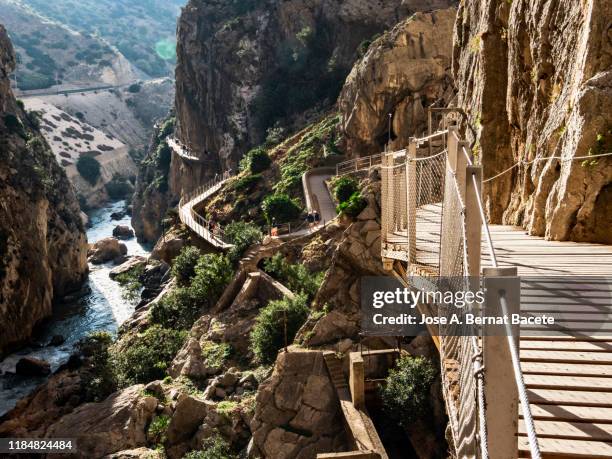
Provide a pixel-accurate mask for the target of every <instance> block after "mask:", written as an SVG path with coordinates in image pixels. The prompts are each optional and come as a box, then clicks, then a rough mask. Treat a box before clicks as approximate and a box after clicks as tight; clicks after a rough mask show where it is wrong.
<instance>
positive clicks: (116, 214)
mask: <svg viewBox="0 0 612 459" xmlns="http://www.w3.org/2000/svg"><path fill="white" fill-rule="evenodd" d="M125 215H126V213H125V212H124V211H120V212H113V213H112V214H110V218H111V220H121V219H123V217H125Z"/></svg>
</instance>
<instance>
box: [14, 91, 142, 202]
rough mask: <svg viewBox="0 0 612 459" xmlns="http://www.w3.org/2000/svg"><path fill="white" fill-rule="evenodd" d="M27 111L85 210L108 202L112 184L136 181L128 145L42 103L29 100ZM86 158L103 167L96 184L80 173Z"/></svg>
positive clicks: (26, 104)
mask: <svg viewBox="0 0 612 459" xmlns="http://www.w3.org/2000/svg"><path fill="white" fill-rule="evenodd" d="M25 107H26V109H27V110H29V111H30V113H33V112H35V113H36V114H37V115H36V116H39V117H40V130H41V132H42V133H43V136H44V137H45V139H46V140H47V142H48V143H49V145H50V146H51V150H52V151H53V153H54V154H55V157H56V160H57V162H58V163H59V164H60V165H61V166H62V167H63V168H64V169H65V170H66V174H67V176H68V179H69V180H70V182H71V183H72V184H73V186H74V187H75V190H76V192H77V196H78V197H79V199H80V200H81V205H82V207H83V208H85V209H87V208H93V207H98V206H100V205H101V204H103V203H104V202H106V200H107V199H108V197H109V196H108V191H107V187H109V186H112V185H109V184H110V183H111V182H113V181H123V182H125V181H129V180H130V179H132V181H133V180H134V177H135V175H136V164H135V163H134V160H133V159H132V158H131V157H130V155H129V150H130V149H129V146H128V145H126V144H124V143H123V142H121V141H120V140H118V139H117V138H115V137H113V136H112V135H110V134H107V133H105V132H102V131H101V130H99V129H96V128H94V127H92V126H90V125H89V124H87V123H86V122H85V121H84V120H80V119H78V118H75V117H72V116H70V115H69V114H68V113H66V112H64V111H63V110H60V109H59V108H57V107H55V106H54V105H51V104H49V103H47V102H44V101H43V100H41V99H35V98H31V99H27V100H26V103H25ZM85 156H87V157H90V158H93V159H95V160H96V161H97V162H98V163H99V164H100V179H99V180H96V182H95V183H91V181H88V180H86V179H84V178H83V176H82V174H80V173H79V171H78V170H77V165H78V162H79V159H80V158H81V157H85ZM130 188H131V187H130V186H127V189H128V190H129V189H130ZM126 192H129V191H126ZM126 192H122V193H120V195H124V194H125V193H126ZM115 197H118V196H115Z"/></svg>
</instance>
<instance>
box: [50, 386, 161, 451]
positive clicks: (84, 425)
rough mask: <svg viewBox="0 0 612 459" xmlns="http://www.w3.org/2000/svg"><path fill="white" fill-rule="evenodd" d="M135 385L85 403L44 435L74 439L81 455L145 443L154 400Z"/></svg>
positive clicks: (153, 410)
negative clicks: (105, 397)
mask: <svg viewBox="0 0 612 459" xmlns="http://www.w3.org/2000/svg"><path fill="white" fill-rule="evenodd" d="M143 389H144V386H143V385H141V384H139V385H136V386H131V387H128V388H127V389H124V390H122V391H118V392H115V393H114V394H112V395H110V396H109V397H108V398H107V399H106V400H104V401H103V402H100V403H87V404H85V405H82V406H80V407H79V408H77V409H76V410H74V411H73V412H72V413H70V414H67V415H65V416H63V417H62V418H61V419H60V420H59V421H57V422H55V423H54V424H52V425H51V426H50V427H49V429H48V430H47V433H46V438H76V441H77V444H78V448H79V454H80V455H81V457H92V458H93V457H103V456H105V455H109V454H113V453H116V452H118V451H125V450H130V449H134V448H138V447H142V446H146V444H147V436H146V430H147V427H148V425H149V423H150V422H151V420H152V419H153V416H154V414H155V410H156V408H157V404H158V401H157V399H156V398H155V397H148V396H143V395H142V392H143Z"/></svg>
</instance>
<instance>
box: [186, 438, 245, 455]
mask: <svg viewBox="0 0 612 459" xmlns="http://www.w3.org/2000/svg"><path fill="white" fill-rule="evenodd" d="M237 458H238V456H237V455H236V454H234V453H233V452H232V450H231V447H230V445H229V443H228V442H227V441H225V440H224V439H223V438H222V437H220V436H218V435H217V436H214V437H209V438H207V439H206V440H204V442H203V444H202V450H201V451H191V452H190V453H187V454H186V455H185V456H183V459H237Z"/></svg>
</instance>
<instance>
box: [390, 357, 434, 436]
mask: <svg viewBox="0 0 612 459" xmlns="http://www.w3.org/2000/svg"><path fill="white" fill-rule="evenodd" d="M435 377H436V369H435V368H434V366H433V364H432V363H431V361H430V360H428V359H426V358H425V357H412V356H402V357H400V359H399V360H398V362H397V365H396V367H395V368H394V369H391V370H390V371H389V375H388V376H387V378H386V382H387V383H386V384H385V385H384V386H383V388H382V389H381V398H382V402H383V410H384V412H385V413H386V414H387V415H388V416H389V417H390V418H391V419H393V420H394V421H396V422H397V423H398V424H399V425H401V426H402V427H405V428H406V427H408V426H409V425H410V424H412V423H414V422H416V421H418V420H420V419H422V418H423V417H424V416H426V415H427V413H428V412H429V411H430V387H431V384H432V383H433V381H434V379H435Z"/></svg>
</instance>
